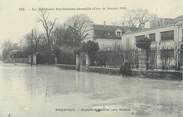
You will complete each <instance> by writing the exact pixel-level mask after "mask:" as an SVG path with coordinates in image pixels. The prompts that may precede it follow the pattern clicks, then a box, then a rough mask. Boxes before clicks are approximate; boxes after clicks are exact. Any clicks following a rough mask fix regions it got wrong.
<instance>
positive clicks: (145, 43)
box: [136, 37, 152, 70]
mask: <svg viewBox="0 0 183 117" xmlns="http://www.w3.org/2000/svg"><path fill="white" fill-rule="evenodd" d="M151 42H152V41H151V40H150V39H149V38H148V37H145V38H139V39H137V40H136V46H137V47H138V48H141V49H144V50H145V53H146V69H147V70H148V69H149V53H150V46H151Z"/></svg>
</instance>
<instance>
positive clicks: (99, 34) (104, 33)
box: [88, 24, 135, 49]
mask: <svg viewBox="0 0 183 117" xmlns="http://www.w3.org/2000/svg"><path fill="white" fill-rule="evenodd" d="M133 30H135V29H134V28H129V27H125V26H114V25H106V24H104V25H96V24H94V25H92V31H91V33H90V35H91V36H90V37H89V38H88V39H89V40H94V41H96V42H97V43H98V44H99V47H100V49H111V48H112V47H114V46H121V36H122V35H123V34H125V33H126V32H131V31H133Z"/></svg>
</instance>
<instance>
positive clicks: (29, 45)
mask: <svg viewBox="0 0 183 117" xmlns="http://www.w3.org/2000/svg"><path fill="white" fill-rule="evenodd" d="M42 36H43V35H41V34H39V33H38V32H37V30H36V29H34V30H32V32H29V33H27V34H26V35H25V37H24V39H25V43H26V44H25V45H24V46H23V50H24V52H25V53H26V54H33V53H37V52H38V51H39V48H40V46H41V44H40V41H41V39H42V38H43V37H42Z"/></svg>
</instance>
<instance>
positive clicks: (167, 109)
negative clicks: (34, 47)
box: [0, 63, 183, 117]
mask: <svg viewBox="0 0 183 117" xmlns="http://www.w3.org/2000/svg"><path fill="white" fill-rule="evenodd" d="M182 116H183V83H182V82H180V81H168V80H152V79H140V78H125V77H122V76H112V75H104V74H98V73H87V72H77V71H73V70H63V69H61V68H58V67H56V66H46V65H42V66H41V65H40V66H39V65H38V66H32V67H31V66H30V65H23V64H4V63H1V64H0V117H182Z"/></svg>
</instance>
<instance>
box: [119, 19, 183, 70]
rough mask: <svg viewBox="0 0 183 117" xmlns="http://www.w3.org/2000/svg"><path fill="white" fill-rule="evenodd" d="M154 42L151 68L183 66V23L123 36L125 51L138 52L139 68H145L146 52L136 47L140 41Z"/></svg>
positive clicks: (151, 53) (152, 44)
mask: <svg viewBox="0 0 183 117" xmlns="http://www.w3.org/2000/svg"><path fill="white" fill-rule="evenodd" d="M146 37H147V38H149V39H151V40H152V42H151V47H150V50H151V51H150V60H149V61H148V62H149V63H150V65H151V68H167V69H170V68H174V67H177V66H183V22H179V23H176V24H175V25H171V26H165V27H161V28H153V29H148V30H143V31H140V32H132V33H127V34H124V35H123V36H122V42H121V44H122V46H123V47H124V48H125V49H136V50H138V64H139V65H138V67H139V68H144V66H145V57H144V55H145V53H144V50H142V49H140V48H137V47H136V42H137V40H138V39H144V38H146Z"/></svg>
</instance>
